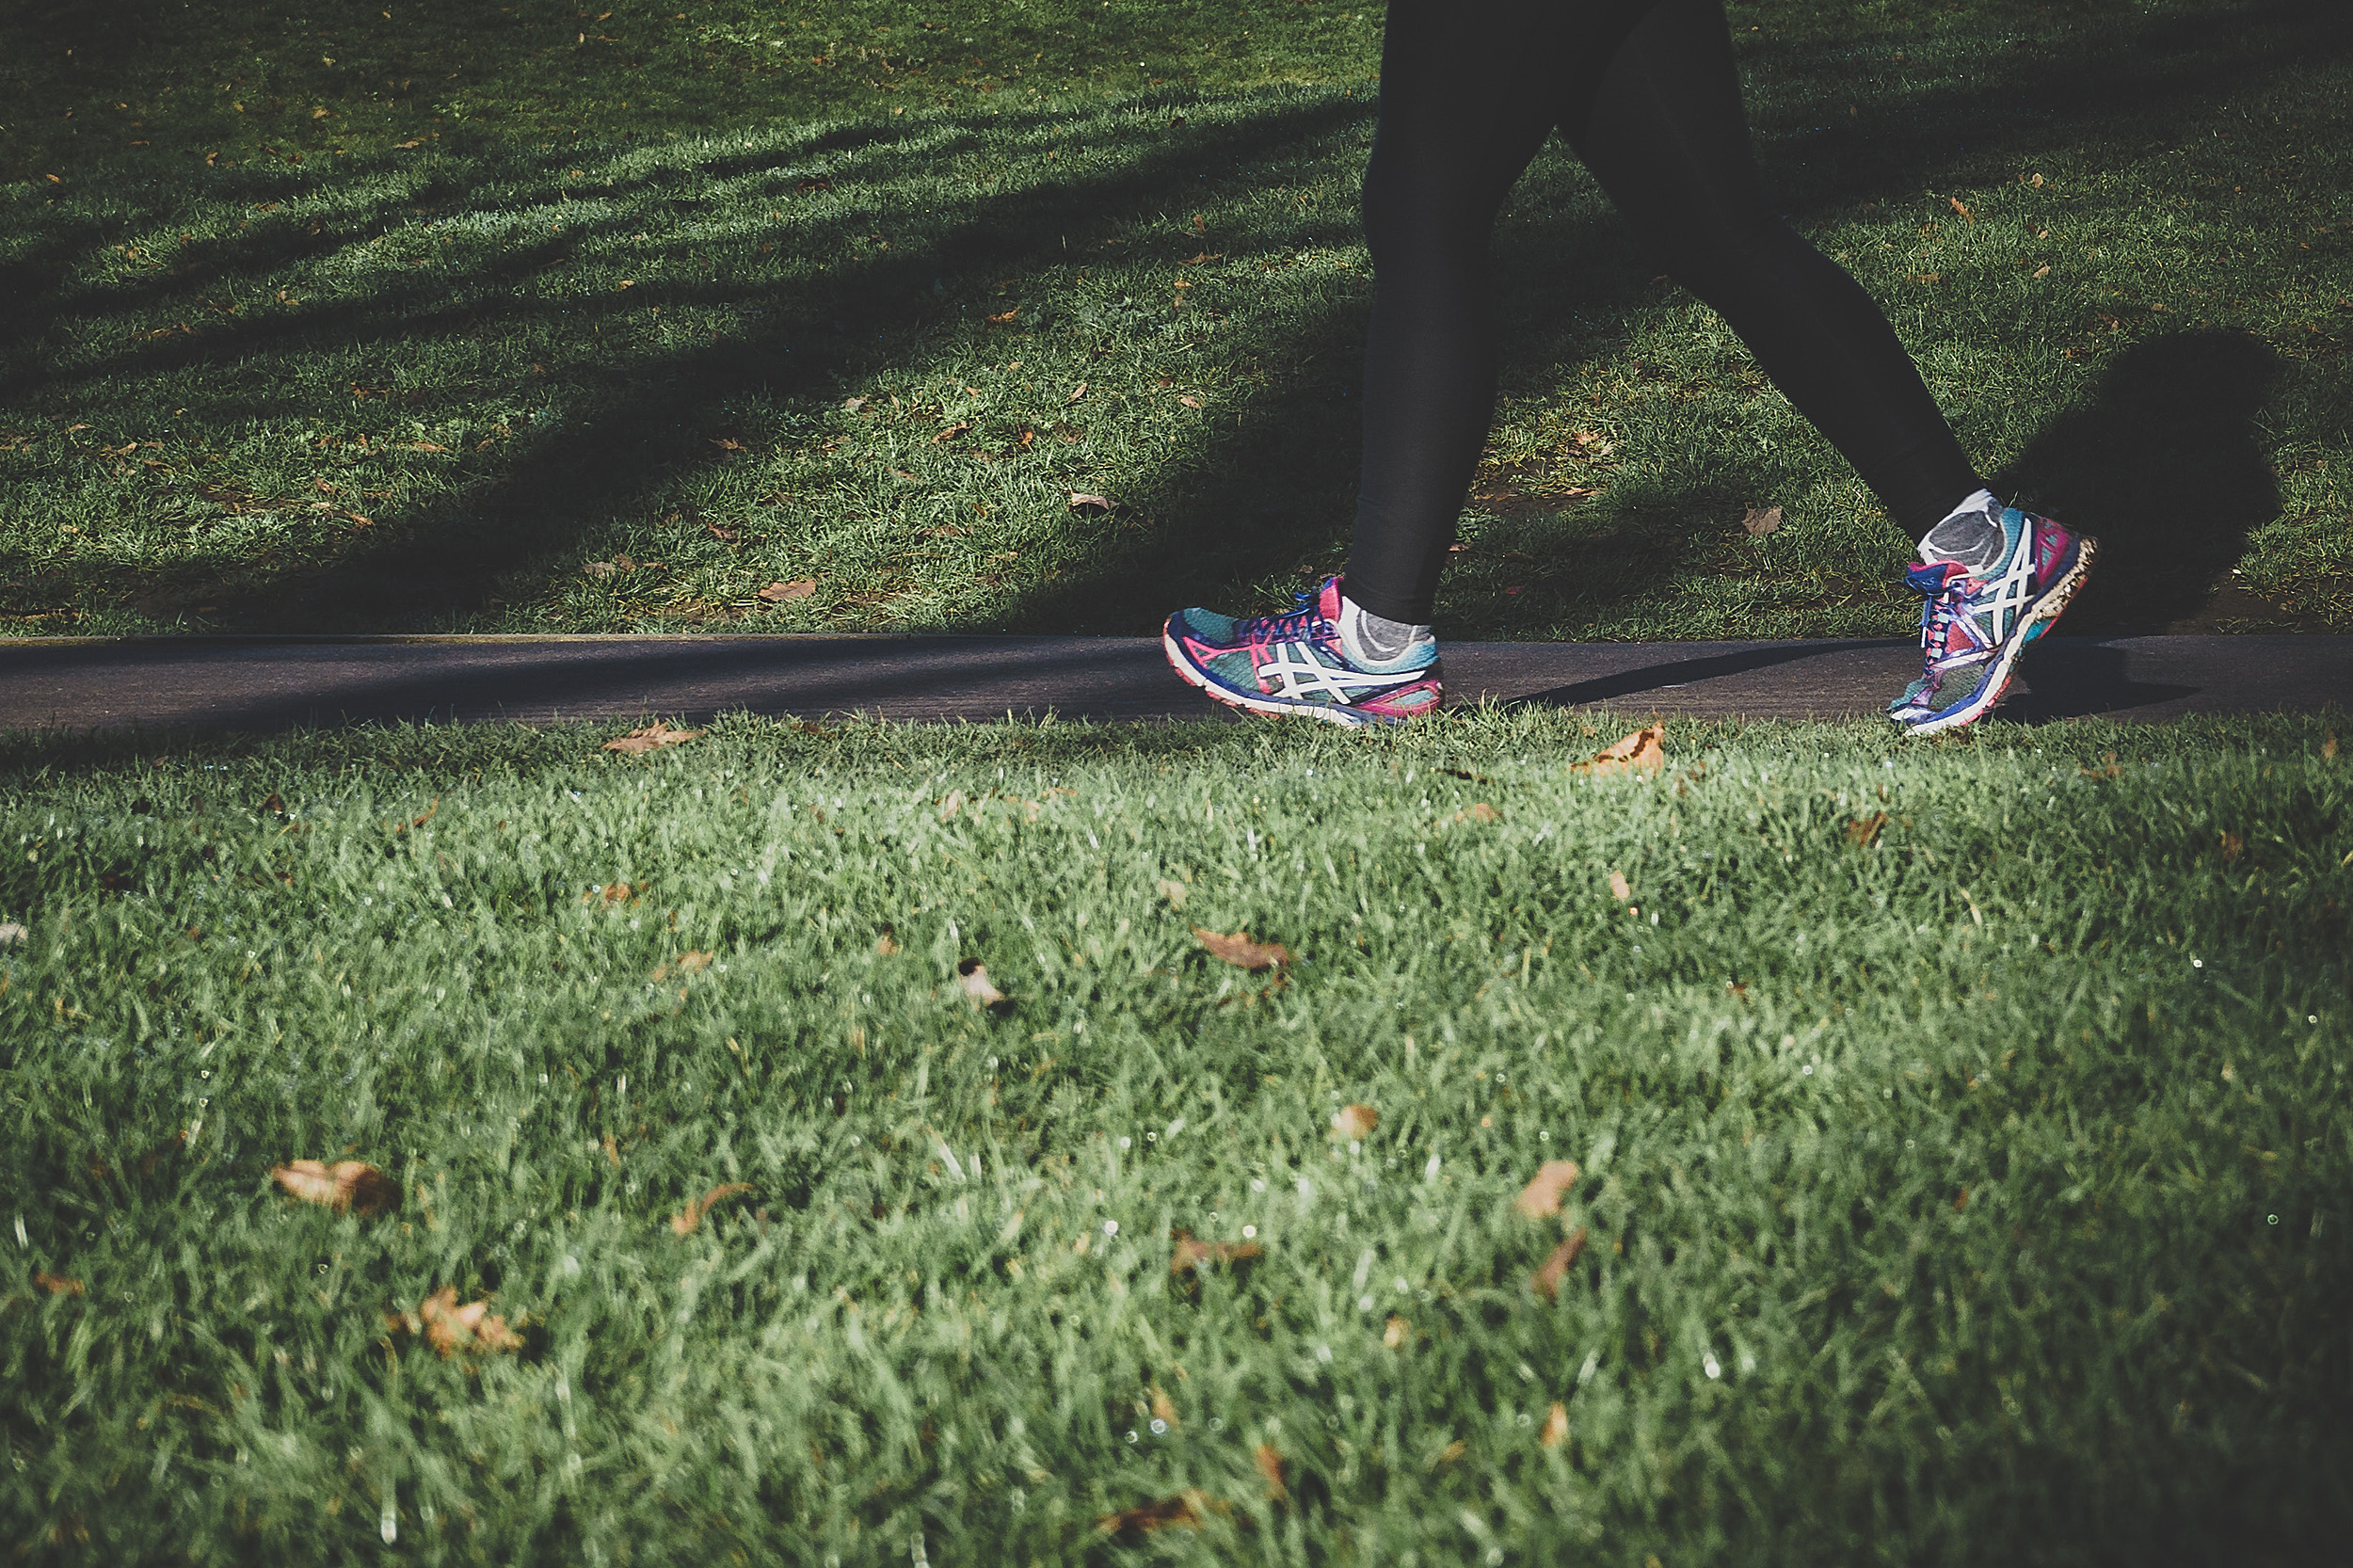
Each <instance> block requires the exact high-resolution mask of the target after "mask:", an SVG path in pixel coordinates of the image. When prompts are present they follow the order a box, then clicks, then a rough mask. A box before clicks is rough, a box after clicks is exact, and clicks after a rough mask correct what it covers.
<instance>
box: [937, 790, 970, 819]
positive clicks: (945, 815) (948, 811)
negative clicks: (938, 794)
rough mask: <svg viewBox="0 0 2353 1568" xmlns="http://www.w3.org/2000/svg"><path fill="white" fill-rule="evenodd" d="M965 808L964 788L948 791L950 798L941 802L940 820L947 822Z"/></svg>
mask: <svg viewBox="0 0 2353 1568" xmlns="http://www.w3.org/2000/svg"><path fill="white" fill-rule="evenodd" d="M963 809H964V792H963V791H962V790H951V791H949V792H948V798H947V799H946V800H943V801H941V802H940V803H939V820H940V821H941V822H946V821H947V820H948V819H949V818H950V817H952V816H954V815H955V814H956V813H957V812H959V811H961V810H963Z"/></svg>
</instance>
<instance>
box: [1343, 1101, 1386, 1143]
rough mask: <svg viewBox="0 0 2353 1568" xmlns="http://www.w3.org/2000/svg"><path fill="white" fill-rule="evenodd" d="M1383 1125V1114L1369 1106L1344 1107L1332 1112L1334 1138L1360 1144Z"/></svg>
mask: <svg viewBox="0 0 2353 1568" xmlns="http://www.w3.org/2000/svg"><path fill="white" fill-rule="evenodd" d="M1380 1125H1381V1112H1378V1111H1375V1110H1374V1109H1373V1108H1372V1107H1371V1106H1369V1105H1343V1106H1341V1107H1340V1108H1339V1109H1338V1110H1337V1111H1335V1112H1332V1136H1333V1137H1335V1138H1345V1139H1346V1140H1348V1141H1349V1142H1350V1143H1352V1144H1353V1143H1359V1142H1362V1141H1363V1140H1364V1139H1367V1138H1369V1137H1371V1136H1372V1129H1373V1128H1376V1127H1379V1126H1380Z"/></svg>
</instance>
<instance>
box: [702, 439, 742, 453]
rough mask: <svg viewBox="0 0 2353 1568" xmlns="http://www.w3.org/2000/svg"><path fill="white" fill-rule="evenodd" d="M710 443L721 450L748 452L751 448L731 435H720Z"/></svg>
mask: <svg viewBox="0 0 2353 1568" xmlns="http://www.w3.org/2000/svg"><path fill="white" fill-rule="evenodd" d="M711 444H712V445H713V446H715V447H717V448H718V449H719V450H720V451H722V452H749V451H750V450H751V448H750V447H748V446H745V445H744V443H743V442H742V441H739V440H736V439H735V438H734V437H733V436H721V437H719V438H718V439H716V440H713V441H712V443H711Z"/></svg>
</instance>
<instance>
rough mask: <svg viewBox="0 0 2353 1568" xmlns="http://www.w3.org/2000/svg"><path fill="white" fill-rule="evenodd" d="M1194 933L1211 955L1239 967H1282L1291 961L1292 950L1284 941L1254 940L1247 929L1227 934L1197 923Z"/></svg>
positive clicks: (1253, 968) (1255, 968)
mask: <svg viewBox="0 0 2353 1568" xmlns="http://www.w3.org/2000/svg"><path fill="white" fill-rule="evenodd" d="M1193 936H1196V937H1198V938H1200V942H1201V945H1202V946H1203V947H1205V948H1208V949H1209V956H1210V957H1212V958H1221V959H1224V960H1225V962H1226V963H1228V964H1231V965H1233V966H1234V967H1235V968H1242V969H1252V970H1257V969H1265V968H1281V967H1282V966H1284V965H1286V964H1289V962H1290V961H1291V955H1290V950H1289V948H1286V947H1285V946H1284V945H1283V944H1282V943H1280V942H1254V941H1252V940H1251V939H1250V933H1249V932H1247V931H1237V932H1235V933H1234V934H1233V935H1232V936H1223V935H1221V934H1220V933H1218V932H1214V931H1206V930H1204V929H1202V928H1201V927H1200V926H1197V925H1196V926H1194V927H1193Z"/></svg>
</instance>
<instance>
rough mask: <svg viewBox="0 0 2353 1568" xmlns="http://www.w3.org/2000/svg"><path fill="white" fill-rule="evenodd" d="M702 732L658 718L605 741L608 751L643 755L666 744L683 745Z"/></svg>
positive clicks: (626, 755)
mask: <svg viewBox="0 0 2353 1568" xmlns="http://www.w3.org/2000/svg"><path fill="white" fill-rule="evenodd" d="M701 733H702V731H701V730H699V729H680V728H674V727H673V726H671V725H668V724H665V723H664V722H663V721H662V720H660V719H656V720H654V721H653V723H651V724H649V725H648V726H646V728H643V729H632V730H631V731H630V732H629V733H628V734H626V735H620V736H616V737H615V738H614V739H612V740H610V741H607V742H605V743H604V749H605V750H607V751H617V752H619V753H620V754H621V755H622V756H624V757H642V756H644V755H645V754H646V753H647V752H648V751H659V750H661V749H662V748H663V747H664V746H674V745H683V744H685V743H687V742H688V741H691V740H693V739H695V738H696V736H697V735H700V734H701Z"/></svg>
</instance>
